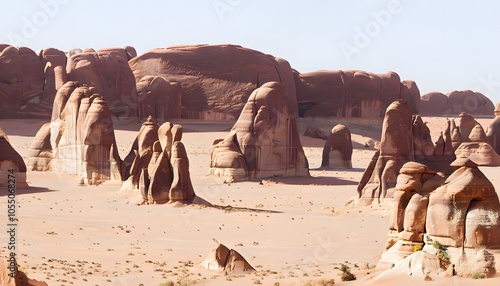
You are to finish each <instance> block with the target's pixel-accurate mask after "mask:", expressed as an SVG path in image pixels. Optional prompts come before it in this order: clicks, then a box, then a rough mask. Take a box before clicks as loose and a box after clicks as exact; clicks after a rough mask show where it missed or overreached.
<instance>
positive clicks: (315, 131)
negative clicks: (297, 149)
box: [303, 126, 329, 140]
mask: <svg viewBox="0 0 500 286" xmlns="http://www.w3.org/2000/svg"><path fill="white" fill-rule="evenodd" d="M303 135H304V136H307V137H311V138H318V139H323V140H328V137H329V136H328V135H327V134H326V133H325V132H323V130H321V129H319V128H318V127H313V126H309V127H307V129H306V131H304V134H303Z"/></svg>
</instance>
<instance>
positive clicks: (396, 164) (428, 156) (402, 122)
mask: <svg viewBox="0 0 500 286" xmlns="http://www.w3.org/2000/svg"><path fill="white" fill-rule="evenodd" d="M474 121H475V120H474ZM452 122H453V121H450V122H449V123H448V126H447V127H446V129H445V132H444V134H442V135H441V136H440V137H439V138H438V140H437V141H436V143H434V142H433V141H432V139H431V136H430V130H429V128H428V127H427V125H426V124H425V123H424V122H423V121H422V118H421V117H420V116H419V115H412V114H411V108H410V106H409V105H408V103H407V102H406V101H403V100H398V101H395V102H393V103H392V104H391V105H390V106H389V107H388V108H387V111H386V115H385V117H384V121H383V126H382V137H381V142H380V152H377V153H376V154H375V155H374V157H373V159H372V162H371V163H370V165H369V166H368V168H367V169H366V170H365V173H364V174H363V177H362V179H361V181H360V183H359V185H358V194H359V196H360V202H362V203H365V204H370V203H372V202H374V201H376V202H377V203H382V202H383V201H384V199H386V198H387V199H390V198H392V191H390V190H391V188H393V187H394V186H395V185H396V178H397V176H398V173H399V170H400V169H401V167H402V166H403V164H405V163H406V162H408V161H417V162H420V163H423V164H425V165H427V166H429V168H431V169H433V170H436V171H440V172H443V173H445V174H450V173H451V172H452V171H453V170H452V168H450V163H451V162H452V161H453V160H454V159H455V157H454V155H453V153H452V152H453V138H454V137H453V136H452V135H451V131H450V130H451V129H452V125H454V124H452ZM479 127H480V125H479ZM460 130H461V129H460ZM471 131H472V130H471ZM471 131H469V133H468V134H470V132H471ZM457 132H458V131H457ZM457 132H455V136H457V135H458V134H459V132H458V133H457ZM466 132H467V131H464V133H466ZM456 140H460V142H461V139H456ZM467 140H469V141H470V139H467Z"/></svg>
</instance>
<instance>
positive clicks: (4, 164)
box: [0, 128, 28, 189]
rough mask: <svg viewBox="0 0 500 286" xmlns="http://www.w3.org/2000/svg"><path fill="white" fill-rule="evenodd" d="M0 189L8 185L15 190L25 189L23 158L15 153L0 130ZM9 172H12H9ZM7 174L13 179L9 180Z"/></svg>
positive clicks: (26, 184) (26, 185)
mask: <svg viewBox="0 0 500 286" xmlns="http://www.w3.org/2000/svg"><path fill="white" fill-rule="evenodd" d="M0 150H1V151H0V178H2V179H1V181H0V187H2V188H6V189H7V187H8V186H9V185H15V188H27V187H28V183H26V164H25V163H24V160H23V157H21V155H19V153H17V151H16V150H15V149H14V147H12V145H11V144H10V142H9V139H8V138H7V135H5V133H4V132H3V130H2V129H1V128H0ZM10 170H14V172H11V171H10ZM9 174H10V175H12V176H13V177H14V179H13V181H10V180H9Z"/></svg>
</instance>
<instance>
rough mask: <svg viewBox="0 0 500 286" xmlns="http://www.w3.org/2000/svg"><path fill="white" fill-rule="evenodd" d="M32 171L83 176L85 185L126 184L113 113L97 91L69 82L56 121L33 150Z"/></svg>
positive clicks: (58, 101)
mask: <svg viewBox="0 0 500 286" xmlns="http://www.w3.org/2000/svg"><path fill="white" fill-rule="evenodd" d="M28 168H29V169H30V170H32V171H47V170H52V171H58V172H67V173H74V174H78V175H80V176H82V183H84V184H99V183H100V182H102V181H106V180H118V181H121V180H122V176H123V175H124V171H125V167H124V166H123V163H122V160H121V159H120V157H119V155H118V150H117V147H116V140H115V135H114V128H113V121H112V120H111V112H110V110H109V109H108V106H107V103H106V101H104V99H103V98H102V97H101V96H100V95H99V94H98V93H95V89H93V88H89V87H87V86H84V85H79V84H78V83H76V82H71V81H70V82H67V83H66V84H64V85H63V86H62V87H61V88H60V89H59V91H58V92H57V95H56V99H55V101H54V107H53V114H52V120H51V122H50V124H49V125H47V124H46V125H43V126H42V128H41V129H40V130H39V132H38V133H37V135H36V137H35V140H34V142H33V143H32V146H31V148H30V157H29V161H28Z"/></svg>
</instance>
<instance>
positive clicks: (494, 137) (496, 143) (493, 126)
mask: <svg viewBox="0 0 500 286" xmlns="http://www.w3.org/2000/svg"><path fill="white" fill-rule="evenodd" d="M494 114H495V119H493V121H492V122H491V123H490V125H489V126H488V131H487V133H486V136H487V137H488V142H489V143H490V145H491V146H492V147H493V149H495V151H496V152H497V153H499V154H500V103H497V105H496V106H495V112H494Z"/></svg>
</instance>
